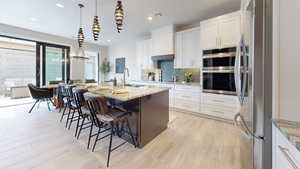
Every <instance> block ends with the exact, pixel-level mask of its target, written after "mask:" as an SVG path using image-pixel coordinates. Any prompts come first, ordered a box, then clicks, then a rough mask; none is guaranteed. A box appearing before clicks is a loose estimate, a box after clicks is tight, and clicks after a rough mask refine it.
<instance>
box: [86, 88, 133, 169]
mask: <svg viewBox="0 0 300 169" xmlns="http://www.w3.org/2000/svg"><path fill="white" fill-rule="evenodd" d="M84 97H85V99H86V102H87V106H88V108H89V109H90V113H91V116H92V121H93V125H94V126H96V127H97V128H98V132H97V134H96V139H95V142H94V145H93V149H92V151H93V152H94V150H95V147H96V144H97V142H98V141H99V140H101V139H104V138H106V137H108V136H110V141H109V147H108V156H107V163H106V166H107V167H109V161H110V154H111V152H112V151H114V150H116V149H117V148H119V147H121V146H122V145H124V144H125V143H127V142H128V141H127V140H125V141H124V142H123V143H121V144H119V145H118V146H115V147H114V148H112V140H113V135H114V133H117V132H119V130H118V129H117V126H118V124H120V123H121V126H122V131H124V130H123V128H124V123H125V124H126V128H127V129H128V134H129V135H130V137H131V140H132V142H133V144H134V147H136V141H135V139H134V137H133V134H132V131H131V127H130V124H129V121H128V117H129V115H130V113H129V112H125V111H121V110H119V109H115V108H109V107H108V106H107V99H106V98H105V97H104V96H100V97H99V96H98V97H97V96H91V95H90V94H89V93H86V94H85V95H84ZM104 126H108V127H109V128H105V127H104ZM101 130H103V131H101ZM105 131H110V133H109V134H106V135H104V136H102V137H100V138H99V136H100V134H101V133H104V132H105ZM118 134H120V133H118ZM90 137H93V135H91V133H90Z"/></svg>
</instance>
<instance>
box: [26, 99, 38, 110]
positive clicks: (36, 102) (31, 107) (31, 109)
mask: <svg viewBox="0 0 300 169" xmlns="http://www.w3.org/2000/svg"><path fill="white" fill-rule="evenodd" d="M37 102H39V100H36V101H35V103H34V104H33V106H32V107H31V109H30V110H29V112H28V113H31V112H32V110H33V108H34V107H35V105H36V104H37Z"/></svg>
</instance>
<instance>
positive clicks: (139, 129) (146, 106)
mask: <svg viewBox="0 0 300 169" xmlns="http://www.w3.org/2000/svg"><path fill="white" fill-rule="evenodd" d="M124 108H126V109H127V110H129V111H131V112H133V114H132V116H131V117H130V119H129V121H130V125H131V127H132V130H133V133H134V135H135V136H136V140H137V145H138V147H139V148H142V147H144V146H145V145H146V144H147V143H149V142H150V141H152V140H153V139H154V138H155V137H156V136H158V135H159V134H160V133H162V132H163V131H164V130H165V129H167V127H168V122H169V91H168V90H164V91H161V92H159V93H154V94H151V95H147V96H143V97H140V98H137V99H134V100H131V101H128V102H124Z"/></svg>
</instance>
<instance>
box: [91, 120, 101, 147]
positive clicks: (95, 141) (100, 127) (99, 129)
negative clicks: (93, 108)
mask: <svg viewBox="0 0 300 169" xmlns="http://www.w3.org/2000/svg"><path fill="white" fill-rule="evenodd" d="M101 127H102V125H101V126H100V127H99V130H98V133H97V136H96V139H95V143H94V146H93V149H92V152H94V150H95V147H96V144H97V141H98V138H99V135H100V132H101Z"/></svg>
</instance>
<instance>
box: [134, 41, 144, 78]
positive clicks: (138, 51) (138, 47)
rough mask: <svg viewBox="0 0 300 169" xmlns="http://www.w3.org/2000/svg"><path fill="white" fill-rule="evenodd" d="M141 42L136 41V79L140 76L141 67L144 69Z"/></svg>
mask: <svg viewBox="0 0 300 169" xmlns="http://www.w3.org/2000/svg"><path fill="white" fill-rule="evenodd" d="M143 55H144V54H143V43H141V42H137V43H136V67H134V70H133V71H135V72H137V76H138V78H137V79H138V80H141V78H142V69H144V67H145V65H144V62H143Z"/></svg>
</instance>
